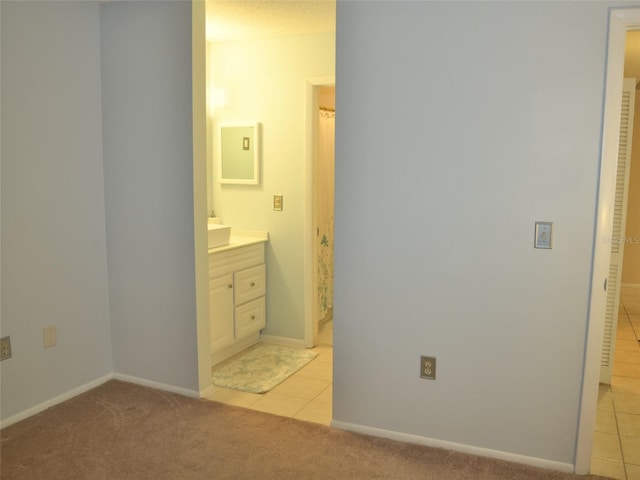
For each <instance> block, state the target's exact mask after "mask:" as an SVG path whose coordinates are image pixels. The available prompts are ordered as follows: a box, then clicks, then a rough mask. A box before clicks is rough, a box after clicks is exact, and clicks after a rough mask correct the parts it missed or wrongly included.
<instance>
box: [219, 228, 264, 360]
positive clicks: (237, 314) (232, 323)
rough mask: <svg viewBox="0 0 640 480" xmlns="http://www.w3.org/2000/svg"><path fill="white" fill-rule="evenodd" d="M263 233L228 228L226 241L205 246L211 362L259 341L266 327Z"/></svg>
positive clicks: (223, 358) (227, 356)
mask: <svg viewBox="0 0 640 480" xmlns="http://www.w3.org/2000/svg"><path fill="white" fill-rule="evenodd" d="M268 238H269V236H268V234H267V232H243V231H235V230H234V229H232V230H231V235H230V238H229V243H228V244H227V245H224V246H219V247H215V248H210V249H209V322H210V327H211V365H212V366H213V365H215V364H217V363H219V362H221V361H223V360H225V359H227V358H229V357H230V356H232V355H235V354H236V353H238V352H241V351H242V350H244V349H246V348H247V347H249V346H251V345H253V344H254V343H257V342H258V341H259V340H260V330H261V329H263V328H264V327H265V326H266V311H265V294H266V277H265V263H264V258H265V255H264V249H265V243H266V242H267V241H268Z"/></svg>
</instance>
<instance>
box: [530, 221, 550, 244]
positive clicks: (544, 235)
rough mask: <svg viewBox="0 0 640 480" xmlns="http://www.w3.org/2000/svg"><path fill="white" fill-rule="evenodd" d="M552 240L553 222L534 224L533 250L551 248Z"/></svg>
mask: <svg viewBox="0 0 640 480" xmlns="http://www.w3.org/2000/svg"><path fill="white" fill-rule="evenodd" d="M552 240H553V222H536V236H535V240H534V242H533V246H534V248H551V247H552Z"/></svg>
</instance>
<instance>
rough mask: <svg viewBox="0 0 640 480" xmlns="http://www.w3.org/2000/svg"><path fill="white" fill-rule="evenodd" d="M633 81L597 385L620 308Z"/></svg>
mask: <svg viewBox="0 0 640 480" xmlns="http://www.w3.org/2000/svg"><path fill="white" fill-rule="evenodd" d="M635 88H636V80H635V78H625V79H624V87H623V92H622V114H621V118H620V145H619V149H618V173H617V177H616V199H615V206H614V211H613V231H612V232H611V240H612V241H611V264H610V266H609V277H608V280H607V310H606V316H605V322H604V338H603V341H602V356H601V358H600V382H601V383H606V384H609V383H611V371H612V369H613V355H614V353H615V352H614V350H615V339H616V328H617V326H618V308H619V306H620V287H621V285H620V281H621V278H622V258H623V255H624V244H625V222H626V219H627V193H628V188H629V167H630V166H631V136H632V132H633V111H634V104H635Z"/></svg>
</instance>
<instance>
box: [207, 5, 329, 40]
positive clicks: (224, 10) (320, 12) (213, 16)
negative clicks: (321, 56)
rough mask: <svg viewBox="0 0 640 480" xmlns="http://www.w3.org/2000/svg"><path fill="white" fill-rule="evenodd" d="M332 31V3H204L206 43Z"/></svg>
mask: <svg viewBox="0 0 640 480" xmlns="http://www.w3.org/2000/svg"><path fill="white" fill-rule="evenodd" d="M335 30H336V2H335V0H207V40H209V41H228V40H248V39H259V38H267V37H277V36H282V35H301V34H308V33H320V32H335Z"/></svg>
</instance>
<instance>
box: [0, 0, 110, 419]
mask: <svg viewBox="0 0 640 480" xmlns="http://www.w3.org/2000/svg"><path fill="white" fill-rule="evenodd" d="M0 10H1V12H2V23H1V26H0V30H1V36H0V45H1V51H0V58H1V62H2V63H1V72H2V73H1V90H0V96H1V98H2V104H1V105H2V108H1V122H2V142H1V145H2V146H1V158H2V165H1V168H2V171H1V172H2V180H1V205H2V211H1V214H0V219H1V232H2V233H1V235H2V242H1V245H2V251H1V254H0V260H1V264H2V267H1V272H2V273H1V275H2V282H1V285H2V291H1V296H2V302H1V304H2V307H1V329H2V332H1V335H2V336H11V343H12V350H13V357H12V358H10V359H8V360H5V361H3V362H2V363H1V364H0V371H1V375H0V377H1V379H2V399H1V402H2V418H3V419H5V418H8V417H11V416H13V415H16V414H18V413H19V412H22V411H24V410H26V409H28V408H31V407H33V406H35V405H38V404H40V403H42V402H45V401H48V400H50V399H51V398H54V397H56V396H58V395H61V394H64V393H66V392H68V391H69V390H72V389H74V388H76V387H78V386H80V385H83V384H86V383H88V382H91V381H93V380H95V379H97V378H100V377H102V376H104V375H107V374H109V373H111V372H112V371H113V363H112V354H111V331H110V326H109V301H108V290H107V258H106V247H105V221H104V216H105V206H104V187H103V170H102V118H101V109H100V95H101V92H100V11H99V5H98V4H97V3H95V2H54V1H51V2H9V1H2V2H0ZM49 325H55V326H56V327H57V346H55V347H52V348H47V349H45V348H43V345H42V329H43V327H45V326H49Z"/></svg>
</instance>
